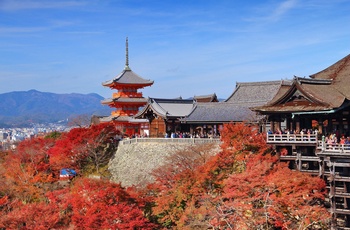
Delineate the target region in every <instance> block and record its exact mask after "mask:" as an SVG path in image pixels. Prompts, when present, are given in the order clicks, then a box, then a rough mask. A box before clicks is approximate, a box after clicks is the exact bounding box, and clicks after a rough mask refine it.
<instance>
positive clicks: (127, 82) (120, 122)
mask: <svg viewBox="0 0 350 230" xmlns="http://www.w3.org/2000/svg"><path fill="white" fill-rule="evenodd" d="M153 83H154V82H153V81H151V80H146V79H144V78H142V77H140V76H139V75H137V74H136V73H134V72H133V71H132V70H131V69H130V67H129V51H128V38H126V61H125V67H124V70H123V71H122V72H121V73H120V74H118V75H117V76H116V77H115V78H113V79H112V80H109V81H106V82H103V83H102V85H103V86H105V87H109V88H110V89H112V90H117V92H115V93H113V95H112V98H108V99H105V100H103V101H102V102H101V103H102V104H103V105H108V106H109V107H111V108H115V110H114V111H112V113H111V115H110V116H109V117H105V118H102V119H101V122H113V123H114V124H115V125H116V127H117V128H118V129H119V130H120V131H121V132H122V133H124V134H126V135H129V136H131V135H140V134H143V133H142V132H141V130H147V129H148V127H147V126H148V121H147V120H144V119H135V118H133V116H134V115H136V114H137V113H138V111H139V108H140V107H142V106H144V105H146V104H147V99H146V98H144V97H143V95H142V92H139V91H138V90H139V89H142V88H144V87H147V86H151V85H153Z"/></svg>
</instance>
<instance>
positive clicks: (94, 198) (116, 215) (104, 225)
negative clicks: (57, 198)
mask: <svg viewBox="0 0 350 230" xmlns="http://www.w3.org/2000/svg"><path fill="white" fill-rule="evenodd" d="M131 194H132V193H128V192H127V191H126V190H125V189H123V188H122V187H121V186H120V185H119V184H115V183H110V182H108V181H104V180H94V179H86V178H85V179H79V180H78V181H76V182H75V186H74V188H72V193H71V195H70V199H69V203H70V206H71V207H72V222H71V224H72V225H73V226H74V228H75V229H153V228H154V227H155V225H154V224H152V223H150V222H149V221H148V220H147V219H146V218H145V217H144V215H143V211H142V209H141V208H142V207H143V204H142V203H139V201H138V199H137V197H132V196H131Z"/></svg>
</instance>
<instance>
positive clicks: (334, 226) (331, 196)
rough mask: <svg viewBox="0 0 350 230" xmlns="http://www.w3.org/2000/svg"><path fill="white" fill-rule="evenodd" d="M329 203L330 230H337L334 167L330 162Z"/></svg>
mask: <svg viewBox="0 0 350 230" xmlns="http://www.w3.org/2000/svg"><path fill="white" fill-rule="evenodd" d="M329 180H330V181H329V186H330V188H329V201H330V203H331V204H330V205H331V207H330V212H331V215H332V220H331V229H337V214H336V213H335V210H336V200H335V165H334V163H333V162H330V177H329Z"/></svg>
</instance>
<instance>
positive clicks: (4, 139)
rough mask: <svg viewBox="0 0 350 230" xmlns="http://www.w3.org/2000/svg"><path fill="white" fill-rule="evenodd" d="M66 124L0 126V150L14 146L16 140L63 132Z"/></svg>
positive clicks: (65, 129)
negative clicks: (30, 126) (24, 126)
mask: <svg viewBox="0 0 350 230" xmlns="http://www.w3.org/2000/svg"><path fill="white" fill-rule="evenodd" d="M67 129H68V128H67V126H65V125H62V124H55V123H50V124H45V125H44V124H35V125H33V127H32V128H0V151H1V150H9V149H14V148H16V145H17V143H18V142H20V141H23V140H26V139H31V138H34V137H38V136H45V135H47V134H49V133H51V132H54V131H57V132H65V131H67Z"/></svg>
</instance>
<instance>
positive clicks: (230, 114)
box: [182, 102, 257, 123]
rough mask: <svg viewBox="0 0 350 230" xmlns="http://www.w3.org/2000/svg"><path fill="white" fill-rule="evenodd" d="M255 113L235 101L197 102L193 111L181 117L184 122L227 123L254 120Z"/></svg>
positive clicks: (255, 118)
mask: <svg viewBox="0 0 350 230" xmlns="http://www.w3.org/2000/svg"><path fill="white" fill-rule="evenodd" d="M256 120H257V117H256V113H255V112H252V111H251V110H250V109H248V108H247V107H244V106H240V105H237V104H236V103H229V102H218V103H197V104H196V106H195V108H194V109H193V111H192V112H191V113H190V114H189V115H188V116H186V118H184V119H182V121H184V122H186V123H210V122H216V123H221V122H223V123H227V122H231V121H232V122H241V121H256Z"/></svg>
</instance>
